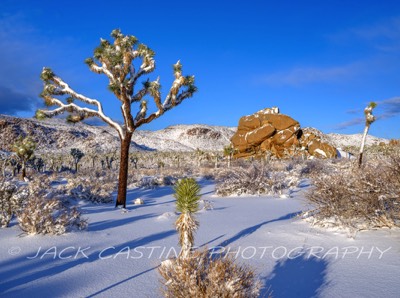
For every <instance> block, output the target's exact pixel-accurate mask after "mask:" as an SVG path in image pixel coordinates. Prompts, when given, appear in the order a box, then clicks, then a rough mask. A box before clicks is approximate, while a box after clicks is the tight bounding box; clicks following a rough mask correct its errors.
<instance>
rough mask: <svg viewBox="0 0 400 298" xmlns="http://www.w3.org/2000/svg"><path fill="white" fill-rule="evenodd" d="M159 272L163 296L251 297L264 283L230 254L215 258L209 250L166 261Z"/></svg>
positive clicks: (201, 297) (179, 297)
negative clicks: (236, 261)
mask: <svg viewBox="0 0 400 298" xmlns="http://www.w3.org/2000/svg"><path fill="white" fill-rule="evenodd" d="M158 271H159V273H160V275H161V276H162V280H161V282H162V289H161V290H162V293H163V295H164V297H171V298H172V297H174V298H187V297H197V298H211V297H226V298H230V297H237V298H251V297H258V296H259V294H260V289H261V283H260V282H259V280H258V279H257V278H256V275H255V273H254V271H253V270H252V269H251V268H250V267H247V266H244V265H239V264H237V263H235V260H234V259H233V258H231V257H226V256H220V257H217V258H216V257H214V258H213V257H212V256H210V255H209V253H208V251H207V250H203V251H196V252H193V253H191V255H190V256H189V257H188V258H177V259H172V260H167V261H164V262H163V263H162V264H161V266H160V267H159V269H158Z"/></svg>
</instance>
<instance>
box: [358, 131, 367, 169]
mask: <svg viewBox="0 0 400 298" xmlns="http://www.w3.org/2000/svg"><path fill="white" fill-rule="evenodd" d="M368 130H369V125H366V126H365V129H364V134H363V137H362V141H361V147H360V155H359V157H358V166H359V167H361V164H362V158H363V153H364V146H365V140H366V138H367V134H368Z"/></svg>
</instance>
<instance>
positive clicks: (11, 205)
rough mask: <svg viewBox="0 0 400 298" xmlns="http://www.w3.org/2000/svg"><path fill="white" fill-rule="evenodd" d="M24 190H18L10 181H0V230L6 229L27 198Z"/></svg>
mask: <svg viewBox="0 0 400 298" xmlns="http://www.w3.org/2000/svg"><path fill="white" fill-rule="evenodd" d="M27 196H28V192H27V190H26V189H19V188H18V186H17V185H16V184H14V183H12V182H10V181H5V180H0V228H6V227H8V225H9V224H10V221H11V219H12V217H13V216H14V215H16V214H17V213H18V212H19V210H20V209H21V205H22V202H23V201H24V200H25V199H26V198H27Z"/></svg>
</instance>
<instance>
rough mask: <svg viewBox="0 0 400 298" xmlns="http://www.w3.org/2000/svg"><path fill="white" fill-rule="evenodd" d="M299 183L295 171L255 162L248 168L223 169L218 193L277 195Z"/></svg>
mask: <svg viewBox="0 0 400 298" xmlns="http://www.w3.org/2000/svg"><path fill="white" fill-rule="evenodd" d="M298 183H299V176H298V174H297V173H296V172H294V171H274V170H273V168H271V167H269V166H268V165H266V166H263V165H260V164H257V163H253V164H251V165H250V166H249V167H247V168H245V167H235V168H229V169H226V170H224V171H222V172H221V173H220V174H219V176H218V178H217V184H216V193H217V195H219V196H229V195H238V196H240V195H261V194H269V195H276V194H282V192H283V191H284V190H287V189H289V188H291V187H295V186H297V185H298Z"/></svg>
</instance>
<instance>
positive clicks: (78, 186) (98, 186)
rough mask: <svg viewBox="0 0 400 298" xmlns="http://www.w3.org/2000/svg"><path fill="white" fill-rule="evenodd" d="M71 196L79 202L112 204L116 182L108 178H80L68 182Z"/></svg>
mask: <svg viewBox="0 0 400 298" xmlns="http://www.w3.org/2000/svg"><path fill="white" fill-rule="evenodd" d="M66 188H67V189H68V190H69V194H70V195H71V196H72V197H73V198H75V199H78V200H85V201H90V202H92V203H102V204H107V203H112V202H113V198H112V193H113V192H114V191H115V189H116V182H115V181H112V180H111V181H110V179H108V178H107V177H106V176H86V177H85V176H79V177H76V178H73V179H70V180H69V181H68V184H67V186H66Z"/></svg>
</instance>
